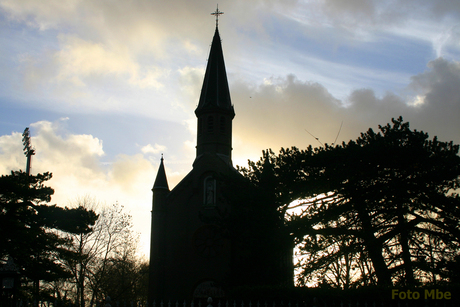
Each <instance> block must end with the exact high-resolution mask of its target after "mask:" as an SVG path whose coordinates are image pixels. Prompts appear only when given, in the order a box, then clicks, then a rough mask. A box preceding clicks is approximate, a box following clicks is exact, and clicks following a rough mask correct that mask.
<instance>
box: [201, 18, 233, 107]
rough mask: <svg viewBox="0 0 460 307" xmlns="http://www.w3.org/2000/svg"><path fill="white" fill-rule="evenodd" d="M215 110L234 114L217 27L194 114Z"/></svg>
mask: <svg viewBox="0 0 460 307" xmlns="http://www.w3.org/2000/svg"><path fill="white" fill-rule="evenodd" d="M216 108H217V109H220V110H224V111H228V112H231V113H233V114H235V112H234V110H233V105H232V102H231V100H230V90H229V88H228V81H227V73H226V71H225V63H224V55H223V52H222V45H221V42H220V35H219V30H218V28H217V27H216V32H215V33H214V38H213V39H212V45H211V51H210V52H209V59H208V65H207V67H206V73H205V75H204V81H203V87H202V88H201V95H200V101H199V103H198V107H197V108H196V110H195V114H196V115H199V113H201V112H203V111H206V110H213V109H216Z"/></svg>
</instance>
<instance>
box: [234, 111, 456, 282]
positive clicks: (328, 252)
mask: <svg viewBox="0 0 460 307" xmlns="http://www.w3.org/2000/svg"><path fill="white" fill-rule="evenodd" d="M458 151H459V146H458V145H455V144H453V142H441V141H439V140H438V139H437V138H436V137H435V138H433V139H429V137H428V134H427V133H424V132H422V131H417V130H411V129H410V127H409V123H407V122H404V121H403V119H402V118H401V117H400V118H398V119H393V120H392V123H391V124H387V125H385V126H379V132H374V131H373V130H372V129H369V130H368V131H367V132H366V133H362V134H361V136H360V137H359V138H358V139H357V140H355V141H350V142H348V143H343V144H340V145H334V146H331V145H327V144H326V145H325V146H323V147H320V148H312V147H308V148H307V149H305V150H300V149H298V148H295V147H293V148H289V149H281V151H280V153H279V155H275V154H274V153H273V152H272V151H271V150H269V151H264V155H263V157H262V158H261V160H260V161H258V162H251V161H250V162H249V167H248V168H242V169H240V171H241V172H242V173H243V175H244V176H245V177H246V178H248V180H249V181H251V182H252V183H253V184H254V185H256V186H257V185H259V184H262V182H263V180H262V178H263V176H262V174H265V175H264V176H268V177H269V178H270V180H268V179H264V180H265V181H266V182H271V183H270V188H269V189H268V190H267V191H268V193H270V194H271V195H272V197H271V199H270V200H268V198H267V197H266V198H265V199H267V200H268V202H269V203H266V206H267V207H273V206H275V210H276V211H277V212H278V213H280V214H284V213H286V215H285V217H286V221H285V226H284V227H285V229H286V231H287V232H288V233H290V234H291V235H292V238H293V239H294V241H295V243H297V244H298V247H299V249H300V254H301V255H302V259H303V260H302V261H301V262H300V263H299V269H300V270H301V274H300V284H308V283H309V281H310V280H311V278H312V277H315V278H316V279H317V280H323V281H324V282H325V283H328V284H332V285H334V286H337V287H343V288H347V287H354V286H359V285H374V284H378V285H383V286H389V285H392V284H393V285H395V284H397V285H417V284H420V283H439V282H443V281H454V279H455V278H456V277H455V276H456V275H455V274H454V273H453V268H456V267H457V266H456V265H455V264H456V261H455V260H456V259H458V257H459V256H458V255H459V245H460V236H459V234H460V232H459V226H460V224H459V223H460V222H459V221H460V201H459V195H458V188H459V184H460V181H459V176H460V157H459V156H458ZM268 170H270V171H268ZM293 207H298V208H299V210H300V209H301V211H300V213H299V211H297V213H296V214H289V212H290V211H289V208H293ZM456 257H457V258H456ZM457 275H458V274H457Z"/></svg>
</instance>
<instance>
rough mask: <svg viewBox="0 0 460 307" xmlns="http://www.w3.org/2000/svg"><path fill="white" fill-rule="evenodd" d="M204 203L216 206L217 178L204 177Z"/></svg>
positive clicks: (207, 205) (208, 205)
mask: <svg viewBox="0 0 460 307" xmlns="http://www.w3.org/2000/svg"><path fill="white" fill-rule="evenodd" d="M203 188H204V193H203V194H204V197H203V205H204V206H205V207H214V206H215V205H216V180H215V179H214V178H212V177H211V176H209V177H206V178H205V179H204V186H203Z"/></svg>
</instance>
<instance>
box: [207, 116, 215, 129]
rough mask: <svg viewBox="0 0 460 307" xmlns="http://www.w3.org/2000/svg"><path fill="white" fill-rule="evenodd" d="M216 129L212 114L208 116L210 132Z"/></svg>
mask: <svg viewBox="0 0 460 307" xmlns="http://www.w3.org/2000/svg"><path fill="white" fill-rule="evenodd" d="M213 130H214V117H212V116H211V115H210V116H208V132H211V133H212V132H213Z"/></svg>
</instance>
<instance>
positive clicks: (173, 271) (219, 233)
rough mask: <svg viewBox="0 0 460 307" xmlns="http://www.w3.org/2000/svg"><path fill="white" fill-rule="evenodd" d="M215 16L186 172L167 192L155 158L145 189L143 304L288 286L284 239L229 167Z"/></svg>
mask: <svg viewBox="0 0 460 307" xmlns="http://www.w3.org/2000/svg"><path fill="white" fill-rule="evenodd" d="M219 14H221V12H219V10H218V9H217V10H216V12H215V13H213V15H216V30H215V33H214V37H213V40H212V44H211V50H210V53H209V58H208V63H207V67H206V72H205V76H204V80H203V85H202V89H201V94H200V99H199V102H198V106H197V108H196V110H195V115H196V117H197V144H196V158H195V161H194V162H193V168H192V170H191V171H190V172H189V173H188V174H187V176H185V178H183V179H182V181H181V182H180V183H178V184H177V185H176V186H175V187H174V188H173V189H172V190H170V189H169V185H168V181H167V176H166V171H165V165H164V161H163V157H162V158H161V163H160V166H159V169H158V173H157V176H156V179H155V182H154V184H153V188H152V192H153V202H152V226H151V242H150V266H149V293H148V295H149V297H148V300H149V302H152V301H154V300H183V299H186V300H189V299H194V298H208V297H213V298H224V297H228V294H229V290H230V289H232V288H233V289H235V288H238V287H242V286H243V287H244V286H247V285H269V284H270V285H275V286H288V287H289V286H292V285H293V266H292V247H293V246H292V244H291V243H292V240H290V239H289V234H287V236H286V235H283V231H280V229H281V228H280V227H279V226H277V225H279V224H280V220H279V219H278V218H276V217H275V218H274V219H273V213H276V212H271V211H270V210H272V209H270V208H272V207H273V206H272V207H270V206H268V205H267V203H266V202H263V201H261V200H263V199H264V197H261V195H260V194H258V192H255V190H254V189H252V186H251V185H250V184H249V185H248V181H247V180H244V179H243V177H242V176H241V175H240V174H239V173H238V172H237V171H236V169H235V168H234V167H233V164H232V121H233V118H234V117H235V110H234V108H233V104H232V102H231V99H230V90H229V86H228V81H227V73H226V70H225V62H224V56H223V52H222V45H221V39H220V34H219V30H218V26H217V17H218V16H219ZM273 208H274V207H273ZM275 211H276V210H275ZM264 212H265V213H264ZM267 213H268V214H267ZM281 224H282V223H281ZM264 227H265V228H264Z"/></svg>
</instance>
